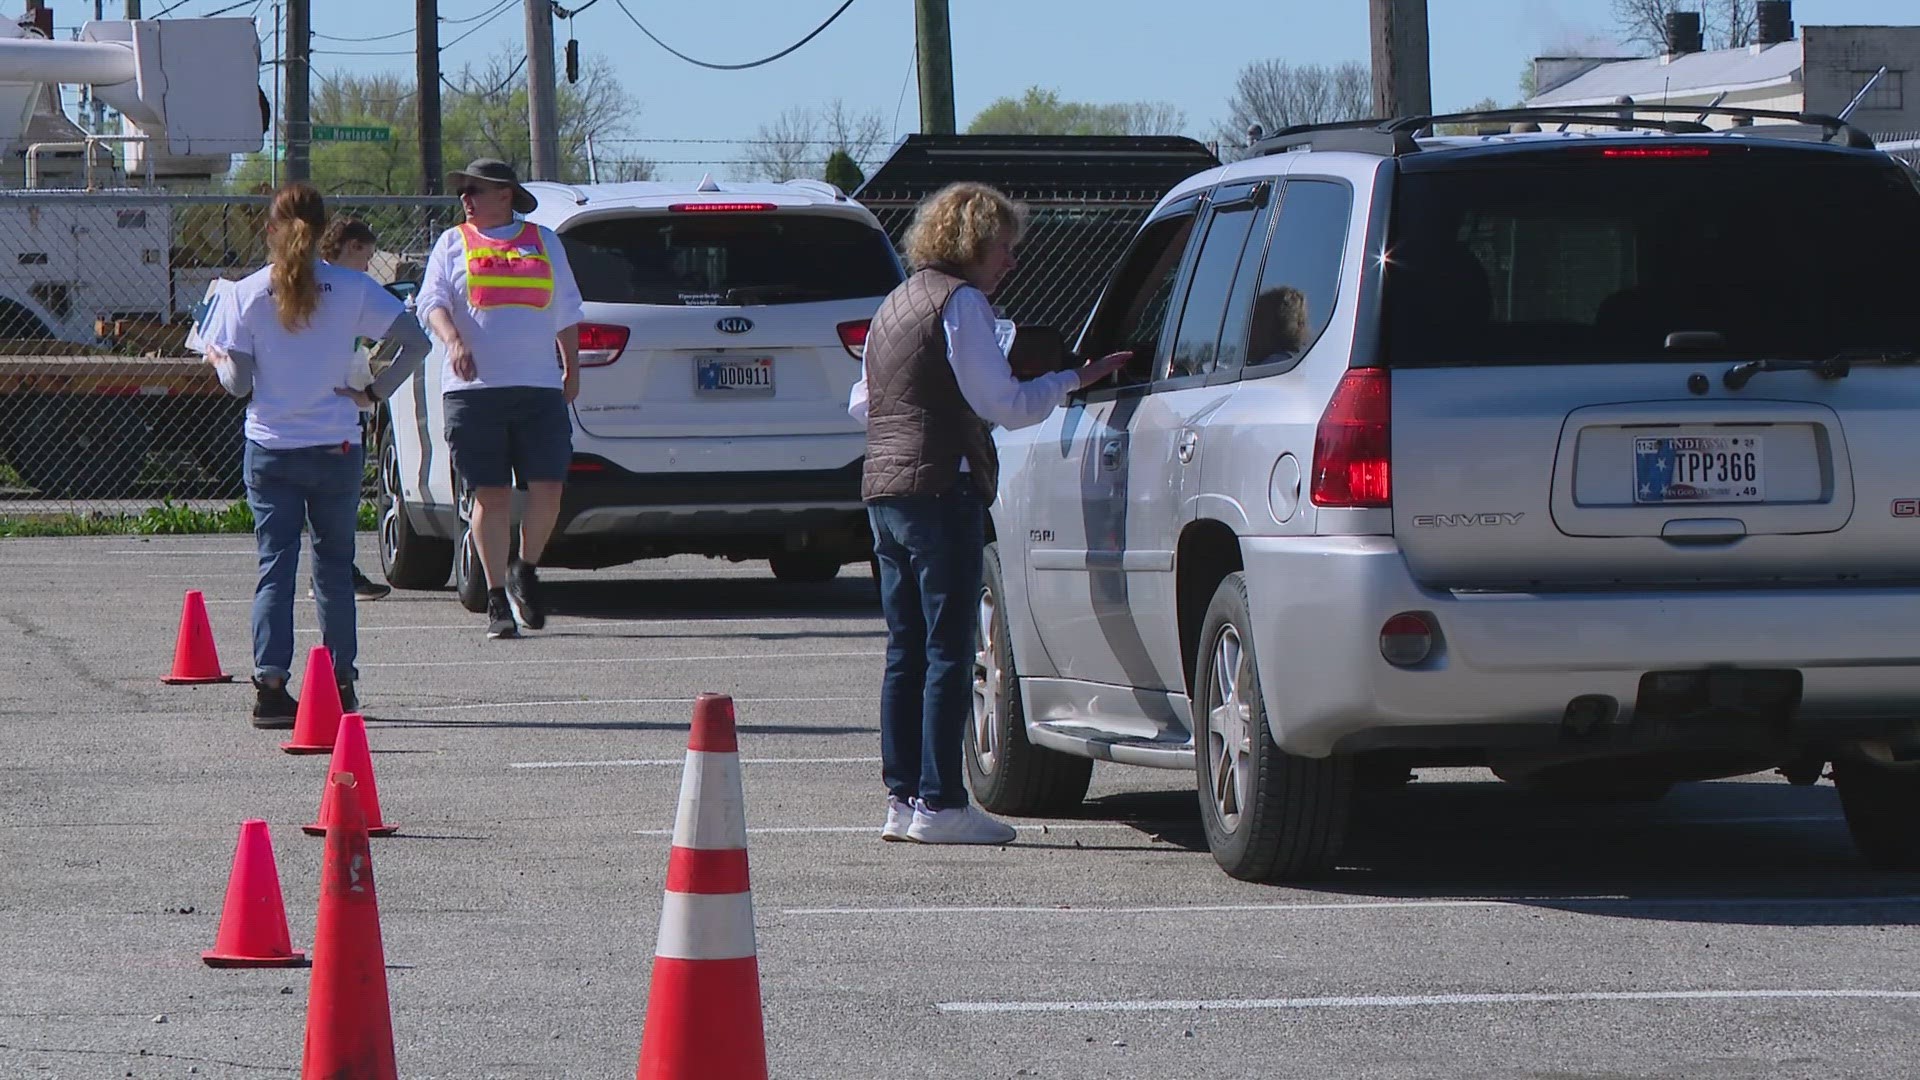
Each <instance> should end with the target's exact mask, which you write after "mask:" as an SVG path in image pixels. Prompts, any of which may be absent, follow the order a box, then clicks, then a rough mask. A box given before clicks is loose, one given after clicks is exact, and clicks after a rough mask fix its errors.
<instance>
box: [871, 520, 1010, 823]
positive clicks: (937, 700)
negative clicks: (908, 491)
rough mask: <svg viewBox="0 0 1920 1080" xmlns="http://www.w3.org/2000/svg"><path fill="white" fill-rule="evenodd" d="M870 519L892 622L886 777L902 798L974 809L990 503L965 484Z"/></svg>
mask: <svg viewBox="0 0 1920 1080" xmlns="http://www.w3.org/2000/svg"><path fill="white" fill-rule="evenodd" d="M867 519H868V521H870V522H871V523H872V525H873V538H874V539H873V551H874V554H875V555H876V556H877V557H878V558H879V562H880V606H881V608H882V609H883V610H884V611H885V612H886V617H887V672H886V677H885V679H884V681H883V682H882V683H881V687H880V760H881V777H882V778H883V779H884V780H885V781H886V784H887V790H888V791H890V792H892V793H893V795H894V796H895V797H897V798H900V799H911V798H915V797H918V798H920V799H921V800H923V801H924V802H925V803H926V804H927V806H928V807H929V808H930V809H934V810H950V809H954V808H957V807H962V806H965V805H967V787H966V777H965V774H964V770H963V769H962V768H961V758H960V755H961V753H962V752H963V751H962V742H963V740H964V739H965V737H966V730H967V721H968V719H969V717H970V716H971V715H972V712H973V651H974V625H975V623H977V622H978V621H979V618H980V576H981V573H982V562H981V548H982V547H983V546H984V543H985V530H986V526H985V519H986V504H985V503H984V502H983V501H982V500H981V498H980V496H978V495H976V494H974V493H973V492H972V491H971V490H969V489H968V488H967V487H966V486H965V485H964V483H963V484H962V485H959V486H956V488H955V489H954V490H953V491H952V492H949V493H947V494H945V495H908V496H903V497H898V498H886V499H875V500H873V501H872V502H870V503H868V504H867Z"/></svg>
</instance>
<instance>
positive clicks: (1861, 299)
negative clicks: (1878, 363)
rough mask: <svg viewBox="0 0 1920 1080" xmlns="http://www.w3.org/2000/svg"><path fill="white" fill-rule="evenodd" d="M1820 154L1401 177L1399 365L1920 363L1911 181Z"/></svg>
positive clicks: (1392, 318) (1394, 235) (1392, 313)
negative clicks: (1889, 357)
mask: <svg viewBox="0 0 1920 1080" xmlns="http://www.w3.org/2000/svg"><path fill="white" fill-rule="evenodd" d="M1807 156H1808V155H1801V156H1800V160H1798V161H1793V162H1788V161H1784V160H1782V159H1780V158H1774V159H1772V160H1767V161H1761V160H1757V159H1755V158H1747V157H1744V156H1735V157H1728V158H1725V159H1721V158H1717V157H1710V158H1705V159H1699V160H1694V159H1680V160H1674V159H1656V160H1644V161H1642V160H1634V161H1619V160H1613V159H1602V158H1599V157H1597V156H1596V157H1593V158H1590V159H1586V160H1584V161H1583V163H1582V164H1581V165H1579V166H1560V165H1552V166H1546V167H1500V168H1486V169H1474V170H1458V171H1451V170H1450V171H1430V172H1426V171H1423V172H1408V173H1404V174H1402V176H1401V177H1400V180H1399V185H1398V191H1397V193H1396V195H1395V200H1394V214H1393V222H1392V225H1391V229H1390V234H1391V240H1390V241H1389V247H1388V270H1387V283H1386V286H1385V292H1384V304H1385V307H1386V329H1387V333H1386V340H1387V350H1388V352H1387V357H1388V361H1389V363H1391V364H1392V365H1393V366H1396V367H1414V366H1428V365H1441V364H1503V363H1504V364H1514V363H1555V362H1581V363H1594V362H1607V361H1622V362H1627V361H1645V360H1662V359H1675V360H1684V359H1688V358H1690V357H1693V358H1697V356H1698V355H1699V354H1698V352H1690V353H1674V352H1668V351H1667V350H1666V341H1667V335H1668V334H1671V333H1675V332H1680V331H1709V332H1714V333H1718V334H1720V335H1722V336H1723V337H1724V339H1725V350H1726V351H1727V352H1729V353H1734V354H1744V355H1751V356H1763V357H1782V358H1808V359H1811V358H1818V357H1825V356H1831V355H1834V354H1835V353H1838V352H1841V351H1844V350H1848V349H1854V348H1898V349H1914V348H1920V260H1916V259H1915V258H1914V255H1913V250H1912V249H1913V246H1914V243H1915V242H1916V240H1920V191H1916V188H1915V184H1914V182H1913V180H1912V179H1910V174H1908V173H1907V172H1906V171H1905V170H1904V169H1902V168H1901V167H1899V166H1897V165H1887V166H1885V167H1882V166H1879V165H1865V164H1860V163H1840V162H1831V161H1829V162H1812V163H1809V162H1807V161H1806V160H1805V159H1806V157H1807ZM1693 340H1694V341H1696V342H1698V341H1700V340H1702V339H1698V338H1695V339H1693ZM1705 340H1707V341H1711V340H1712V339H1705Z"/></svg>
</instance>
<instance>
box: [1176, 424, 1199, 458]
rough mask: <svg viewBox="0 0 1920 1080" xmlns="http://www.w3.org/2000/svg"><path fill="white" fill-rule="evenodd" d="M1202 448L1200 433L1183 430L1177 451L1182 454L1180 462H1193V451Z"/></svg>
mask: <svg viewBox="0 0 1920 1080" xmlns="http://www.w3.org/2000/svg"><path fill="white" fill-rule="evenodd" d="M1199 448H1200V433H1199V432H1197V431H1183V432H1181V433H1180V445H1179V447H1178V449H1177V450H1176V451H1175V453H1177V454H1179V455H1180V464H1182V465H1191V464H1193V452H1194V451H1195V450H1198V449H1199Z"/></svg>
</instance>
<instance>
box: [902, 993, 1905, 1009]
mask: <svg viewBox="0 0 1920 1080" xmlns="http://www.w3.org/2000/svg"><path fill="white" fill-rule="evenodd" d="M1837 998H1851V999H1857V1000H1867V1001H1911V1000H1914V999H1916V998H1920V990H1628V991H1614V992H1606V991H1597V992H1591V993H1567V994H1414V995H1393V996H1385V997H1306V998H1223V999H1216V1000H1204V999H1190V1000H1177V999H1176V1000H1167V1001H941V1002H936V1003H934V1006H933V1007H934V1008H936V1009H938V1010H940V1011H941V1012H944V1013H1055V1012H1215V1011H1219V1012H1226V1011H1246V1010H1289V1009H1423V1008H1434V1007H1439V1006H1447V1005H1552V1004H1564V1003H1579V1002H1613V1001H1778V1000H1783V999H1786V1000H1792V999H1837Z"/></svg>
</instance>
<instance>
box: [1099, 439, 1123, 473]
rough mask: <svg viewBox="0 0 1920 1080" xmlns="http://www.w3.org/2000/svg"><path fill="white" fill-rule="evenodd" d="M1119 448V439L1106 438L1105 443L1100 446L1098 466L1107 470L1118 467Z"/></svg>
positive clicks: (1120, 447)
mask: <svg viewBox="0 0 1920 1080" xmlns="http://www.w3.org/2000/svg"><path fill="white" fill-rule="evenodd" d="M1121 449H1122V446H1121V443H1120V440H1119V439H1108V440H1107V443H1106V445H1105V446H1102V447H1101V448H1100V467H1101V468H1103V469H1108V470H1112V469H1118V468H1119V467H1120V451H1121Z"/></svg>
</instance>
